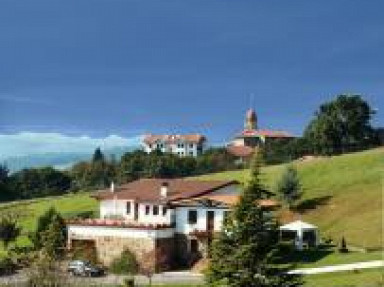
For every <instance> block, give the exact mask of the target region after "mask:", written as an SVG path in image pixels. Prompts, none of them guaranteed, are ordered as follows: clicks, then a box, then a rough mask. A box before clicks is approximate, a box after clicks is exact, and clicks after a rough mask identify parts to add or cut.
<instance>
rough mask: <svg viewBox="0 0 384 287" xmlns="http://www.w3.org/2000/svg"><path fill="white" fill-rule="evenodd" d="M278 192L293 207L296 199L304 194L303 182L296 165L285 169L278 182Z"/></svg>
mask: <svg viewBox="0 0 384 287" xmlns="http://www.w3.org/2000/svg"><path fill="white" fill-rule="evenodd" d="M276 193H277V194H278V195H279V196H280V198H281V199H282V200H283V201H285V202H286V203H287V204H288V206H289V208H292V206H293V204H294V203H295V201H297V200H298V199H300V197H301V195H302V192H301V184H300V179H299V176H298V174H297V170H296V168H295V167H294V166H292V165H289V166H288V167H287V168H286V169H285V170H284V173H283V174H282V176H281V178H280V179H279V181H278V182H277V185H276Z"/></svg>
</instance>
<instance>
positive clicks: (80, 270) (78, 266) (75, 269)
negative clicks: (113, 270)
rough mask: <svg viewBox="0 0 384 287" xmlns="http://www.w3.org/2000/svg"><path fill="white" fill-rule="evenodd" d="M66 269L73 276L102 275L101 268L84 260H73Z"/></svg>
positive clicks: (102, 270)
mask: <svg viewBox="0 0 384 287" xmlns="http://www.w3.org/2000/svg"><path fill="white" fill-rule="evenodd" d="M67 271H68V273H70V274H72V275H73V276H88V277H95V276H102V275H104V269H103V268H100V267H99V266H96V265H93V264H91V263H90V262H89V261H85V260H74V261H71V262H69V264H68V268H67Z"/></svg>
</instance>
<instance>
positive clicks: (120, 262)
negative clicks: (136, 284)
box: [109, 250, 139, 274]
mask: <svg viewBox="0 0 384 287" xmlns="http://www.w3.org/2000/svg"><path fill="white" fill-rule="evenodd" d="M109 269H110V271H111V272H112V273H114V274H136V273H137V271H138V269H139V266H138V263H137V261H136V257H135V255H133V254H132V252H130V251H129V250H125V251H123V253H121V255H120V257H118V258H116V259H115V260H113V262H112V264H111V265H110V266H109Z"/></svg>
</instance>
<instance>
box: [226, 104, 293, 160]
mask: <svg viewBox="0 0 384 287" xmlns="http://www.w3.org/2000/svg"><path fill="white" fill-rule="evenodd" d="M293 138H294V136H293V135H292V134H290V133H288V132H286V131H277V130H268V129H259V127H258V123H257V115H256V112H255V111H254V110H253V109H249V110H248V111H247V112H246V115H245V122H244V129H243V130H242V131H241V132H240V133H239V134H237V135H236V136H235V138H234V139H233V140H232V141H231V142H230V143H229V144H228V146H227V150H228V152H230V153H231V154H233V155H235V156H236V157H238V158H239V159H240V160H241V161H245V160H247V159H249V157H250V156H251V155H252V153H253V151H254V148H255V147H258V146H260V145H264V144H267V143H269V142H271V141H281V140H291V139H293Z"/></svg>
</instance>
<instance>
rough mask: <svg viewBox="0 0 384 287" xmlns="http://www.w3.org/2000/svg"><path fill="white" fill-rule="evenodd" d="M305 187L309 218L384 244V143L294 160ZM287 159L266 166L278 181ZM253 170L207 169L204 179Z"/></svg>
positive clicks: (362, 241)
mask: <svg viewBox="0 0 384 287" xmlns="http://www.w3.org/2000/svg"><path fill="white" fill-rule="evenodd" d="M293 164H294V165H295V166H296V167H297V169H298V172H299V176H300V179H301V182H302V185H303V189H304V196H303V198H302V200H301V202H300V206H301V208H302V209H303V214H302V218H303V220H306V221H309V222H311V223H314V224H316V225H318V226H319V227H320V232H321V233H322V235H323V237H324V236H330V237H331V238H333V239H334V240H336V241H338V240H339V239H340V238H341V236H343V235H344V236H345V238H346V239H347V242H348V243H349V244H352V245H355V246H357V247H364V248H379V247H380V246H382V242H381V238H382V216H383V215H382V211H383V197H384V194H383V193H384V192H383V188H384V187H383V183H384V148H378V149H372V150H368V151H364V152H357V153H351V154H346V155H341V156H333V157H324V158H313V159H310V160H306V161H295V162H294V163H293ZM283 169H284V165H276V166H268V167H265V168H264V169H263V170H262V173H263V177H264V179H265V182H266V184H267V185H268V186H269V187H271V188H272V187H273V186H274V184H275V182H276V180H277V179H278V178H279V176H280V174H281V172H282V171H283ZM248 173H249V171H248V170H240V171H229V172H223V173H216V174H209V175H204V176H201V177H199V178H202V179H237V180H239V181H241V182H244V181H245V180H246V179H247V177H248Z"/></svg>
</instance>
